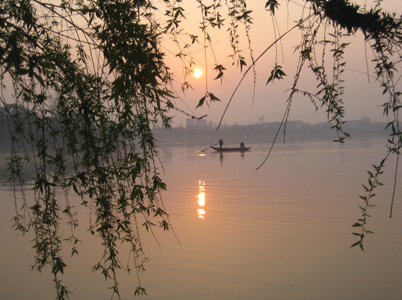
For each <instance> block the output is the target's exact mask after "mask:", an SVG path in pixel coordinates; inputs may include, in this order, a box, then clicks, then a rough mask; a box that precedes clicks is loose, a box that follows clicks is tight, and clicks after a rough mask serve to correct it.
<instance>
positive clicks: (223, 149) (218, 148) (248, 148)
mask: <svg viewBox="0 0 402 300" xmlns="http://www.w3.org/2000/svg"><path fill="white" fill-rule="evenodd" d="M211 148H212V149H214V150H215V151H218V152H244V151H249V150H250V149H251V147H244V148H241V147H222V148H220V147H214V146H211Z"/></svg>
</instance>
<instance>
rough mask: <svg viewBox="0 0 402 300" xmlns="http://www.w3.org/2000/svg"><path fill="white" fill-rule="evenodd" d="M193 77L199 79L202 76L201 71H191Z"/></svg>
mask: <svg viewBox="0 0 402 300" xmlns="http://www.w3.org/2000/svg"><path fill="white" fill-rule="evenodd" d="M193 76H194V77H195V78H200V77H201V76H202V71H201V69H198V68H197V69H195V70H194V71H193Z"/></svg>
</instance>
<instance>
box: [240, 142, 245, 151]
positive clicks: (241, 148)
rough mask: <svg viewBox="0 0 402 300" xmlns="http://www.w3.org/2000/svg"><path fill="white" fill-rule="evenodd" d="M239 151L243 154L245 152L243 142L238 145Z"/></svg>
mask: <svg viewBox="0 0 402 300" xmlns="http://www.w3.org/2000/svg"><path fill="white" fill-rule="evenodd" d="M240 151H241V152H244V151H245V147H244V143H243V142H241V143H240Z"/></svg>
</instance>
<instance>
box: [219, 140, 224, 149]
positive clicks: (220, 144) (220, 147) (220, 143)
mask: <svg viewBox="0 0 402 300" xmlns="http://www.w3.org/2000/svg"><path fill="white" fill-rule="evenodd" d="M222 146H223V141H222V139H219V149H222Z"/></svg>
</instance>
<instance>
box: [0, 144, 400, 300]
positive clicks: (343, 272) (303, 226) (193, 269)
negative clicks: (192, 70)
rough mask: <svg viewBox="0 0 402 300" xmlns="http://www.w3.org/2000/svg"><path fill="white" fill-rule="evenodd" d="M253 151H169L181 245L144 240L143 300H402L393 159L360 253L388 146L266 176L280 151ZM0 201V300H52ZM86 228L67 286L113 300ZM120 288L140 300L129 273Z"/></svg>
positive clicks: (80, 295) (303, 156)
mask: <svg viewBox="0 0 402 300" xmlns="http://www.w3.org/2000/svg"><path fill="white" fill-rule="evenodd" d="M246 146H251V147H252V149H251V151H250V152H247V153H245V154H244V155H242V154H240V153H228V154H226V153H225V154H223V155H222V156H221V155H219V154H217V153H213V152H212V151H209V150H208V151H205V152H204V153H201V152H199V151H198V152H197V150H200V149H203V148H205V147H206V146H205V145H195V146H190V145H186V144H183V145H180V146H172V147H164V146H163V145H162V149H163V151H162V152H161V155H162V159H163V163H164V167H165V170H166V174H165V175H164V179H165V181H166V183H167V185H168V191H167V192H166V193H164V195H163V199H164V203H165V206H166V209H167V211H168V212H169V213H170V216H171V222H172V224H173V226H174V229H175V233H176V235H177V236H178V239H179V240H180V244H179V243H178V242H177V240H176V238H175V237H174V235H173V234H171V233H166V232H162V231H157V232H156V234H157V238H158V241H159V243H160V244H161V248H160V247H159V246H158V245H157V243H156V241H155V240H154V238H153V237H151V236H150V235H144V236H143V240H144V247H145V251H146V254H147V255H148V257H149V258H150V261H149V262H148V263H147V265H146V267H147V270H146V271H145V273H143V274H142V277H141V282H142V285H143V286H144V287H145V288H146V289H147V292H148V294H149V296H148V297H144V299H190V300H191V299H194V300H195V299H278V300H283V299H306V300H307V299H309V300H312V299H317V300H318V299H342V300H345V299H365V300H367V299H376V300H377V299H402V284H401V278H402V180H399V186H398V191H397V197H396V204H395V207H394V217H393V218H392V219H389V217H388V215H389V208H390V201H391V194H392V181H393V174H392V173H393V171H394V170H393V168H392V166H391V165H392V163H393V162H394V160H390V161H389V162H388V167H387V168H386V173H385V174H384V176H383V178H382V182H383V183H384V184H385V185H384V186H383V187H381V188H380V189H379V190H378V191H377V193H376V195H377V196H376V198H375V204H377V205H378V207H376V208H374V209H372V210H371V215H372V218H371V219H370V220H369V227H368V228H369V229H371V230H372V231H374V232H375V234H374V235H372V236H370V237H369V238H368V239H366V242H365V248H366V251H365V252H364V253H363V252H361V251H360V250H358V249H357V248H350V245H351V244H352V243H353V242H355V241H356V239H355V237H354V236H353V235H352V232H353V228H352V227H351V225H352V224H353V223H354V222H355V221H356V220H357V218H359V216H360V209H359V208H358V204H359V203H360V201H359V195H360V194H362V192H363V188H362V187H361V185H362V184H365V183H366V182H367V173H366V170H367V169H369V168H370V167H371V164H373V163H375V164H378V163H379V161H380V160H381V158H382V155H383V154H384V153H385V146H384V140H382V139H358V138H356V140H351V141H348V143H347V144H345V145H339V144H336V143H332V142H328V141H314V142H300V143H292V142H290V143H288V144H286V145H281V144H278V145H277V146H276V147H275V149H274V152H273V153H272V156H271V157H270V159H269V160H268V161H267V163H266V164H265V166H264V167H262V168H261V169H260V170H259V171H255V168H256V167H258V165H259V164H260V163H261V162H262V160H263V159H264V157H265V155H266V153H267V151H268V149H269V146H270V145H268V144H248V145H246ZM0 195H1V198H2V204H1V211H0V214H1V215H0V222H1V223H0V225H1V227H0V228H1V240H2V241H1V244H0V253H1V258H0V272H1V273H0V276H1V277H0V278H1V281H0V299H9V300H11V299H30V300H35V299H54V296H55V293H54V290H53V285H52V281H51V278H50V276H49V275H48V274H47V273H46V272H44V273H42V274H38V273H36V272H31V271H30V266H31V264H32V262H33V251H32V249H31V246H30V244H29V239H30V238H29V237H28V236H27V237H25V236H24V237H21V236H20V237H17V233H16V232H15V231H13V230H12V229H11V221H10V220H11V218H12V216H13V212H14V202H13V201H12V199H11V198H10V191H9V190H8V189H7V187H3V188H2V189H1V191H0ZM80 213H81V214H82V215H83V216H84V217H85V216H86V213H87V212H85V211H82V212H80ZM83 223H84V224H83V225H82V229H81V230H80V231H79V235H80V238H81V239H82V240H83V241H84V243H83V244H82V245H81V246H80V249H79V250H80V256H79V257H76V258H73V259H69V260H68V261H67V262H68V264H69V268H68V269H67V270H66V274H65V276H64V282H65V283H66V285H67V286H68V287H69V288H70V290H71V291H72V292H73V293H74V294H73V295H72V297H71V298H72V299H83V300H84V299H110V296H111V292H110V290H108V286H110V285H111V283H108V282H105V281H104V280H103V278H102V277H101V275H100V274H97V273H92V272H91V267H92V266H93V265H94V264H95V263H96V262H97V261H98V259H99V258H100V255H101V253H100V252H99V250H100V248H99V246H98V241H96V240H95V239H94V238H92V237H90V236H89V235H88V234H87V233H86V231H85V228H84V227H85V222H83ZM66 257H68V253H66ZM120 281H121V285H120V288H121V291H122V295H123V299H132V298H133V297H132V295H133V289H134V287H135V286H136V284H137V282H136V277H135V276H134V275H132V276H128V275H125V274H123V273H122V274H121V275H120Z"/></svg>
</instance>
